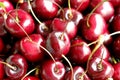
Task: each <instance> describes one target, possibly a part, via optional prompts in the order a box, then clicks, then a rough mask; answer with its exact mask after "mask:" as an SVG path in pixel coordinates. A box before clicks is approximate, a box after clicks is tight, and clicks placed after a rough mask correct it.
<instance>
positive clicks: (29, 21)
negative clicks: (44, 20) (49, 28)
mask: <svg viewBox="0 0 120 80" xmlns="http://www.w3.org/2000/svg"><path fill="white" fill-rule="evenodd" d="M23 16H24V17H23ZM16 22H17V23H18V24H19V25H21V26H19V25H18V24H17V23H16ZM21 27H22V28H21ZM5 28H6V29H7V30H8V32H9V33H11V34H12V36H15V37H18V38H21V37H24V36H26V34H25V32H26V33H27V34H31V33H32V32H33V31H34V28H35V24H34V20H33V18H32V17H31V15H30V14H28V13H27V12H26V11H24V10H22V9H14V10H12V11H10V12H9V14H8V15H7V19H6V20H5ZM23 29H24V30H23ZM24 31H25V32H24Z"/></svg>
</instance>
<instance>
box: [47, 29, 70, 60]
mask: <svg viewBox="0 0 120 80" xmlns="http://www.w3.org/2000/svg"><path fill="white" fill-rule="evenodd" d="M46 49H47V50H48V51H49V52H50V53H51V54H52V55H53V57H54V58H55V59H61V58H62V55H66V54H67V53H68V51H69V49H70V40H69V37H68V35H67V34H66V33H65V32H60V31H53V32H52V33H50V34H49V35H48V37H47V39H46Z"/></svg>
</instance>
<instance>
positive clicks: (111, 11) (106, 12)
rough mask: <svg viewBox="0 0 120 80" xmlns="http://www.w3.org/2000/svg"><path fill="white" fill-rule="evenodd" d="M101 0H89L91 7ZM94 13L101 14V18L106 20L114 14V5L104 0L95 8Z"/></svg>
mask: <svg viewBox="0 0 120 80" xmlns="http://www.w3.org/2000/svg"><path fill="white" fill-rule="evenodd" d="M101 1H102V0H97V1H96V0H91V2H90V6H91V8H92V9H94V8H95V7H96V5H98V4H100V2H101ZM104 1H105V0H104ZM106 6H107V7H106ZM108 8H109V9H108ZM95 13H99V14H101V15H102V16H103V18H104V19H105V20H106V21H108V20H110V18H112V16H113V15H114V7H113V6H112V4H111V3H110V2H109V1H105V2H103V3H102V4H101V5H100V6H99V7H97V9H96V10H95Z"/></svg>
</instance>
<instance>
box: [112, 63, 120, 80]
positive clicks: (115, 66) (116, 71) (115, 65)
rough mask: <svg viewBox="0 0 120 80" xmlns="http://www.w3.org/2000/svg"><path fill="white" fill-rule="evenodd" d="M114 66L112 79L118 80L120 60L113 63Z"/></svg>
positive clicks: (119, 79)
mask: <svg viewBox="0 0 120 80" xmlns="http://www.w3.org/2000/svg"><path fill="white" fill-rule="evenodd" d="M113 68H114V75H113V80H120V76H119V75H120V62H118V63H116V64H114V65H113Z"/></svg>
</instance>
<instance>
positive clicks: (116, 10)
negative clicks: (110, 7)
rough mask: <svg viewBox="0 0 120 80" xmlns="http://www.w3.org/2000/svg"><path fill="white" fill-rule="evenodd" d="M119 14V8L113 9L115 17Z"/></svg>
mask: <svg viewBox="0 0 120 80" xmlns="http://www.w3.org/2000/svg"><path fill="white" fill-rule="evenodd" d="M119 14H120V6H118V7H116V8H115V15H119Z"/></svg>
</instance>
